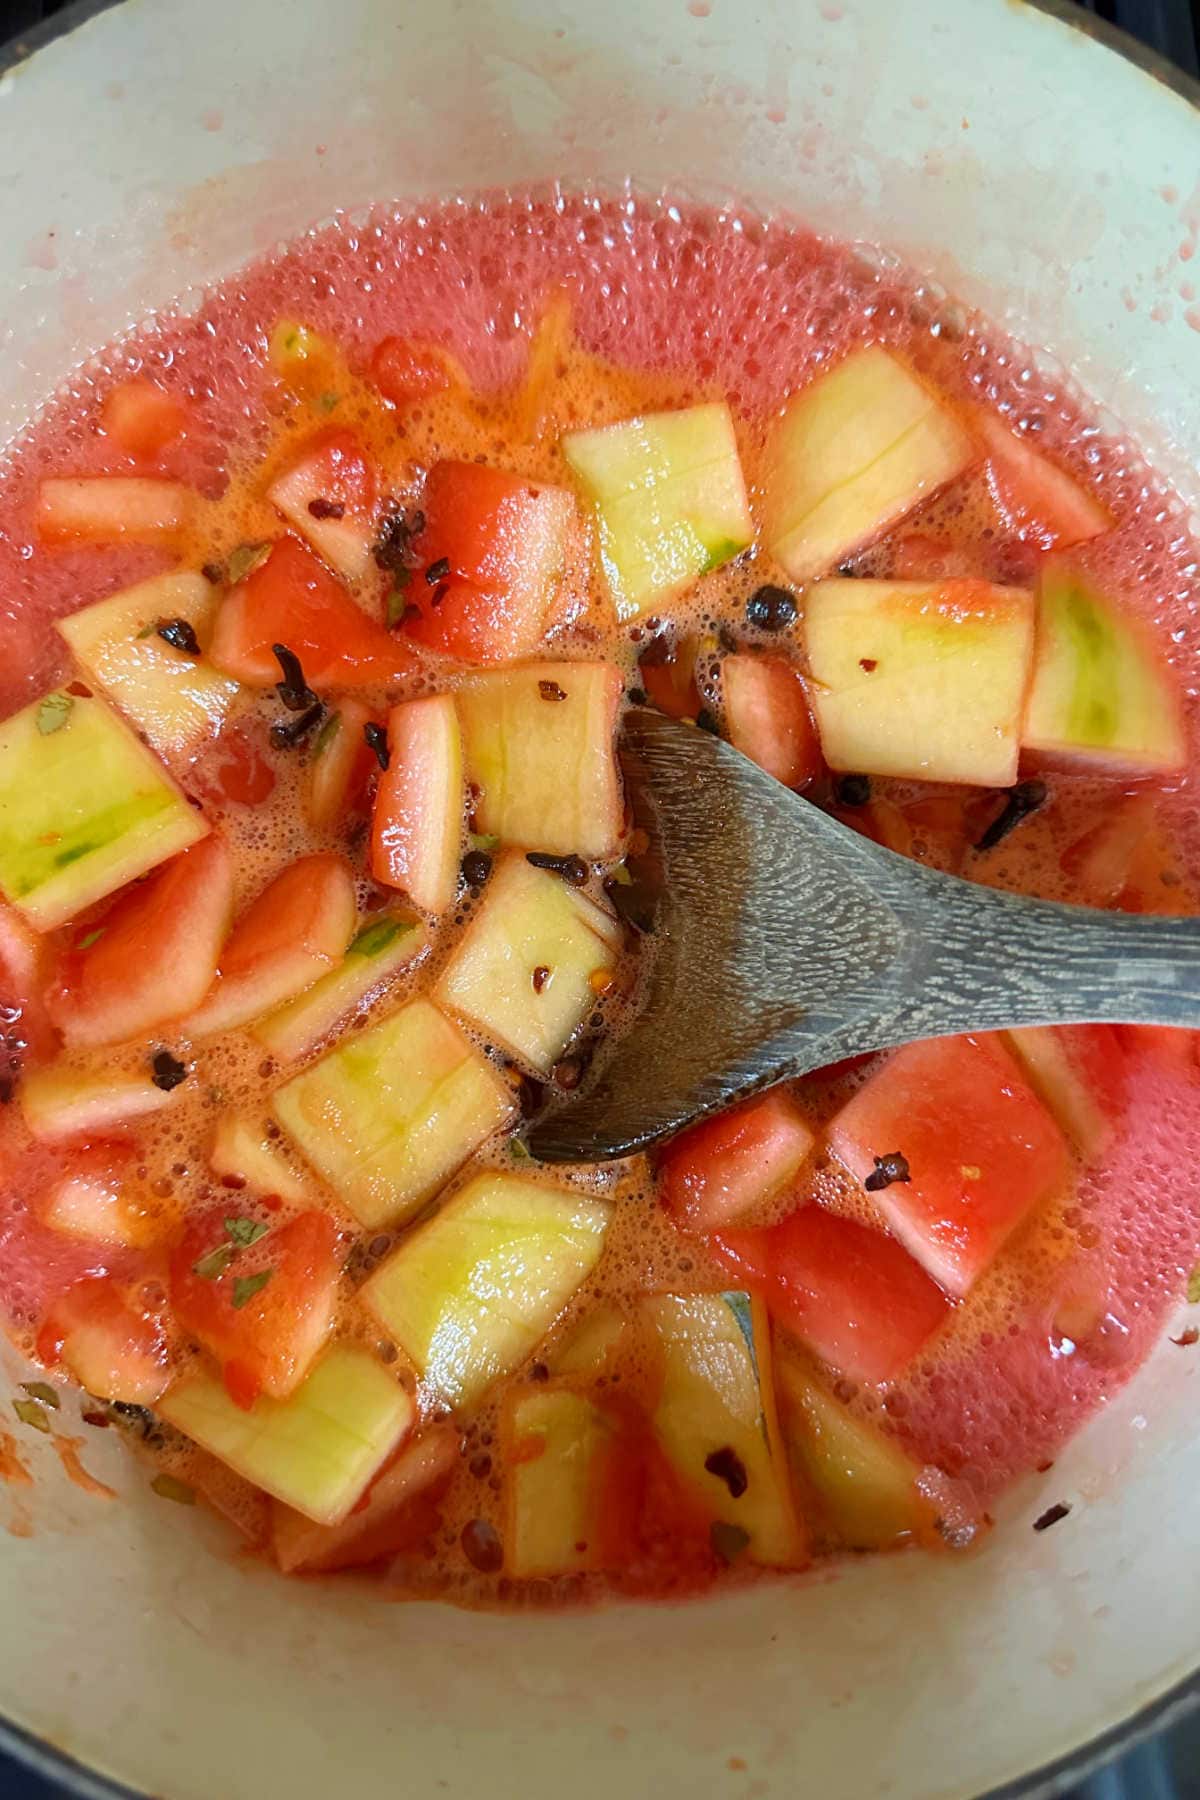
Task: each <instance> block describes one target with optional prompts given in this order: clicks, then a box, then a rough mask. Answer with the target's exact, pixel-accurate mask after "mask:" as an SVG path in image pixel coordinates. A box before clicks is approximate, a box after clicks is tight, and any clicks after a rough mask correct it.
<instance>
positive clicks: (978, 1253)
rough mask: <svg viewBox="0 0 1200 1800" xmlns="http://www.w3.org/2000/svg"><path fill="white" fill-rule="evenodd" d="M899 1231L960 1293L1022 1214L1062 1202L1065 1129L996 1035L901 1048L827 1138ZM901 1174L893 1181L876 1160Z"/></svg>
mask: <svg viewBox="0 0 1200 1800" xmlns="http://www.w3.org/2000/svg"><path fill="white" fill-rule="evenodd" d="M829 1143H830V1147H831V1149H832V1150H833V1152H834V1154H835V1155H836V1156H838V1157H839V1158H840V1159H841V1161H842V1162H843V1163H844V1164H845V1165H846V1167H847V1168H848V1169H849V1170H850V1172H851V1174H852V1175H854V1176H855V1177H856V1178H857V1179H858V1180H859V1181H862V1182H868V1181H869V1183H870V1187H871V1191H872V1193H873V1195H874V1198H875V1200H876V1202H877V1204H878V1205H879V1207H880V1209H881V1211H882V1212H883V1214H884V1216H885V1218H886V1219H887V1221H888V1223H889V1225H890V1226H891V1228H892V1230H893V1231H894V1232H895V1233H896V1236H897V1237H898V1238H899V1239H900V1241H901V1243H902V1244H904V1245H905V1246H906V1247H907V1249H908V1250H910V1251H911V1253H912V1254H913V1256H915V1257H916V1259H917V1261H918V1262H919V1263H921V1264H922V1265H923V1266H924V1267H925V1268H926V1269H927V1270H928V1271H929V1273H930V1274H931V1275H932V1276H933V1277H934V1279H935V1281H938V1282H940V1283H941V1285H942V1287H944V1288H945V1289H946V1291H947V1293H950V1294H954V1295H958V1296H961V1295H963V1294H965V1293H966V1292H967V1291H968V1289H969V1288H970V1287H971V1286H972V1285H973V1283H974V1282H975V1281H976V1280H977V1279H978V1277H979V1276H980V1275H981V1274H982V1273H983V1271H984V1270H985V1269H986V1268H987V1267H988V1265H989V1263H991V1262H992V1260H993V1258H994V1257H995V1256H996V1254H997V1252H998V1251H999V1250H1000V1248H1001V1246H1002V1245H1003V1243H1004V1241H1005V1239H1006V1238H1007V1237H1008V1236H1009V1234H1010V1233H1011V1232H1012V1231H1014V1230H1015V1229H1016V1227H1017V1226H1018V1225H1019V1224H1020V1222H1021V1220H1022V1219H1023V1218H1025V1217H1026V1215H1027V1214H1028V1213H1030V1212H1032V1211H1033V1210H1034V1208H1035V1207H1037V1206H1040V1205H1041V1204H1042V1202H1043V1201H1044V1200H1048V1199H1050V1198H1051V1196H1052V1195H1054V1194H1056V1193H1060V1192H1061V1191H1062V1190H1063V1188H1064V1187H1065V1186H1066V1184H1067V1182H1068V1181H1069V1180H1070V1176H1071V1158H1070V1154H1069V1152H1068V1150H1067V1146H1066V1142H1065V1140H1064V1138H1063V1135H1062V1132H1061V1131H1060V1130H1059V1128H1058V1126H1057V1125H1056V1124H1055V1122H1054V1120H1053V1119H1052V1118H1051V1116H1050V1114H1049V1113H1048V1112H1047V1111H1046V1108H1045V1107H1044V1106H1043V1105H1042V1103H1041V1101H1040V1100H1039V1099H1038V1097H1037V1095H1036V1094H1035V1093H1034V1091H1033V1089H1032V1088H1031V1087H1030V1086H1029V1084H1028V1083H1027V1082H1026V1081H1025V1079H1024V1077H1023V1076H1022V1074H1021V1071H1020V1069H1019V1068H1018V1066H1017V1064H1016V1063H1015V1062H1014V1061H1013V1058H1012V1057H1011V1056H1010V1055H1009V1053H1008V1051H1007V1050H1006V1049H1005V1048H1004V1046H1003V1043H1002V1042H1001V1041H1000V1039H999V1038H998V1037H995V1036H991V1035H989V1036H984V1037H952V1038H935V1039H933V1040H931V1041H929V1042H927V1043H919V1044H906V1045H905V1047H904V1048H903V1049H902V1050H897V1051H896V1052H895V1053H894V1054H893V1055H891V1056H889V1057H888V1059H887V1061H886V1062H885V1063H884V1064H883V1066H882V1067H881V1068H880V1069H879V1070H878V1072H877V1073H876V1074H874V1075H872V1077H871V1079H870V1080H869V1081H868V1082H867V1083H866V1085H865V1086H864V1087H862V1088H860V1089H859V1091H858V1093H857V1094H855V1095H854V1097H853V1099H852V1100H850V1101H848V1102H847V1104H846V1105H845V1106H844V1107H843V1108H842V1110H841V1112H840V1113H838V1115H837V1117H836V1118H835V1119H834V1121H833V1124H832V1125H831V1126H830V1130H829ZM896 1156H899V1158H900V1159H901V1160H902V1161H903V1163H904V1164H905V1165H906V1167H905V1169H904V1171H903V1172H901V1173H900V1175H899V1176H898V1177H895V1176H893V1177H891V1178H890V1179H889V1178H888V1176H889V1171H888V1170H887V1169H884V1170H881V1169H880V1166H879V1163H880V1159H881V1158H882V1159H884V1160H885V1161H886V1160H887V1159H889V1158H894V1157H896Z"/></svg>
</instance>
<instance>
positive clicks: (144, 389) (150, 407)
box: [100, 375, 188, 463]
mask: <svg viewBox="0 0 1200 1800" xmlns="http://www.w3.org/2000/svg"><path fill="white" fill-rule="evenodd" d="M100 426H101V429H102V430H103V432H104V433H105V435H106V436H107V437H109V438H111V439H112V441H113V443H114V444H116V446H117V448H118V449H119V450H123V451H124V452H125V454H126V456H132V457H133V459H134V461H135V462H142V463H154V462H157V461H158V459H159V457H160V456H161V455H162V453H163V451H164V450H166V449H168V448H169V447H170V446H171V445H172V444H176V443H178V442H179V440H180V439H181V438H184V437H186V436H187V430H188V413H187V409H186V408H185V407H184V406H182V405H181V404H180V402H179V401H178V400H176V399H175V398H174V396H173V395H171V394H168V393H165V392H164V390H163V389H162V388H160V387H159V386H158V385H157V384H156V383H155V382H153V381H147V380H146V379H145V378H144V377H142V376H136V375H135V376H133V377H132V378H131V379H130V380H129V381H121V382H118V383H117V386H116V387H115V388H113V390H112V392H111V393H110V394H109V395H108V397H107V398H106V400H105V402H104V405H103V406H102V407H101V408H100Z"/></svg>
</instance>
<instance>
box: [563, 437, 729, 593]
mask: <svg viewBox="0 0 1200 1800" xmlns="http://www.w3.org/2000/svg"><path fill="white" fill-rule="evenodd" d="M562 448H563V454H564V456H565V457H566V459H567V461H568V463H569V464H570V466H571V468H572V469H573V470H574V471H575V473H576V475H577V476H578V477H579V479H580V481H581V482H582V484H583V487H584V489H585V491H586V493H587V495H588V498H589V499H590V500H592V501H593V502H594V503H595V507H596V519H597V524H598V527H599V533H600V561H601V564H602V565H603V568H604V573H605V576H606V577H607V580H608V586H609V590H610V592H611V594H612V597H613V603H614V605H615V606H616V609H617V617H618V618H619V619H631V618H634V617H636V615H637V614H638V613H640V612H644V611H645V610H646V608H647V607H661V606H663V605H665V604H666V603H667V602H669V601H670V600H673V599H674V598H675V597H676V596H677V595H678V594H680V593H682V591H683V590H684V589H685V588H688V587H690V586H691V584H692V583H693V582H694V581H695V580H696V579H697V578H698V577H699V576H701V575H706V574H707V573H708V571H709V570H710V569H719V568H720V567H721V565H722V563H727V562H728V561H729V560H730V558H731V557H734V556H737V555H738V553H739V552H740V551H742V550H745V549H746V547H747V546H748V545H749V544H750V543H752V542H753V539H754V521H753V520H752V519H751V517H750V508H749V506H748V505H747V502H746V484H745V482H744V480H743V479H742V465H741V462H740V460H739V458H738V447H737V438H736V436H735V435H734V429H733V418H732V415H731V414H730V411H729V408H728V407H727V406H726V405H725V404H724V402H723V401H721V402H716V403H713V404H711V405H708V406H688V407H684V408H682V409H681V410H680V411H678V412H659V413H646V414H644V415H643V416H642V417H641V418H638V419H626V420H625V421H624V423H623V424H620V425H603V426H601V427H600V428H599V429H598V430H595V431H575V432H571V433H569V434H568V435H567V436H566V437H565V438H564V439H563V441H562Z"/></svg>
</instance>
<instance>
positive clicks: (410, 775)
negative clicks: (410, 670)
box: [371, 694, 463, 913]
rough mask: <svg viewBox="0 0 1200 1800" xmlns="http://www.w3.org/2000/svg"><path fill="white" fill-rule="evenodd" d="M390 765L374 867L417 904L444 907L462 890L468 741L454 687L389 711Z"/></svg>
mask: <svg viewBox="0 0 1200 1800" xmlns="http://www.w3.org/2000/svg"><path fill="white" fill-rule="evenodd" d="M387 733H388V766H387V768H386V769H384V770H383V772H382V773H381V775H380V777H379V786H378V787H377V789H376V790H375V817H374V822H373V827H372V833H371V873H372V875H374V877H375V879H376V881H380V882H383V883H384V885H385V886H387V887H394V888H400V889H402V890H403V892H404V893H406V894H407V895H408V897H409V899H410V900H411V901H412V902H413V905H414V906H419V907H421V909H422V910H423V911H424V912H428V913H440V912H445V910H446V908H447V907H448V906H450V905H452V904H453V901H454V897H455V895H456V894H457V893H458V863H459V857H460V855H461V853H462V837H463V747H462V732H461V730H460V728H459V723H458V712H457V710H456V708H455V705H454V698H453V696H452V695H450V694H438V695H436V696H430V698H428V699H425V700H406V701H405V702H404V704H403V705H402V706H393V707H392V709H391V711H390V712H389V714H388V726H387Z"/></svg>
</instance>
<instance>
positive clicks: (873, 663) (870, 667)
mask: <svg viewBox="0 0 1200 1800" xmlns="http://www.w3.org/2000/svg"><path fill="white" fill-rule="evenodd" d="M858 666H859V668H860V669H864V670H865V671H866V673H867V674H868V675H873V674H874V673H875V671H876V669H877V668H878V667H879V662H878V660H877V658H875V657H874V656H860V657H859V659H858Z"/></svg>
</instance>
